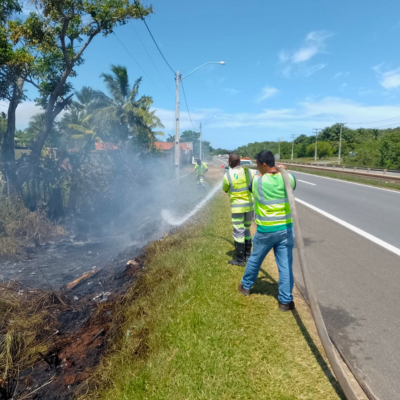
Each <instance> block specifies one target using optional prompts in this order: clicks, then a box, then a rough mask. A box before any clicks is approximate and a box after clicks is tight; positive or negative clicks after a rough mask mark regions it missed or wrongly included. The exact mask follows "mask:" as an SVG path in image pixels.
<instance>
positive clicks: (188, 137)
mask: <svg viewBox="0 0 400 400" xmlns="http://www.w3.org/2000/svg"><path fill="white" fill-rule="evenodd" d="M199 139H200V132H196V131H192V130H187V131H183V132H182V133H181V136H180V139H179V140H180V141H181V142H196V141H198V140H199Z"/></svg>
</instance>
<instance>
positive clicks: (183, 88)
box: [181, 81, 196, 130]
mask: <svg viewBox="0 0 400 400" xmlns="http://www.w3.org/2000/svg"><path fill="white" fill-rule="evenodd" d="M181 85H182V91H183V97H184V99H185V103H186V109H187V112H188V114H189V119H190V122H191V123H192V126H193V129H194V130H196V128H195V126H194V124H193V121H192V116H191V115H190V111H189V106H188V102H187V99H186V93H185V87H184V86H183V81H181Z"/></svg>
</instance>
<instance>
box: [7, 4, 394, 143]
mask: <svg viewBox="0 0 400 400" xmlns="http://www.w3.org/2000/svg"><path fill="white" fill-rule="evenodd" d="M143 3H144V4H145V5H148V4H150V3H148V2H147V0H146V1H144V2H143ZM151 4H152V6H153V8H154V11H155V12H154V14H153V15H151V16H149V17H147V19H146V20H147V23H148V26H149V27H150V30H151V31H152V33H153V35H154V37H155V39H156V41H157V43H158V45H159V47H160V49H161V51H162V52H163V54H164V56H165V58H166V59H167V61H168V63H169V64H170V65H171V66H172V69H173V70H174V71H176V70H179V71H180V72H181V73H182V74H183V75H185V74H187V73H189V72H191V71H192V70H194V69H195V68H197V67H198V66H200V65H202V64H204V63H206V62H210V61H224V62H225V65H219V64H212V65H208V66H205V67H204V68H202V69H200V70H198V71H196V72H195V73H193V74H192V75H190V76H188V77H187V78H186V79H184V80H183V84H184V88H185V93H186V97H187V103H188V106H189V110H190V116H191V118H189V114H188V112H187V108H186V104H185V101H184V97H183V93H182V90H181V103H180V108H181V114H180V117H181V122H180V128H181V131H183V130H186V129H194V128H195V129H198V127H199V124H200V123H202V124H203V138H204V139H205V140H209V141H210V142H211V144H212V146H213V147H216V148H217V147H222V148H227V149H234V148H237V147H238V146H241V145H245V144H247V143H250V142H261V141H276V140H278V139H279V138H283V139H284V140H291V137H292V135H301V134H306V135H311V134H312V130H313V129H314V128H324V127H326V126H329V125H331V124H334V123H336V122H342V123H347V124H348V126H349V127H350V128H358V127H361V126H362V127H365V128H375V127H378V128H379V127H390V126H398V125H400V52H399V37H400V2H399V1H396V0H381V1H379V2H378V1H376V0H352V1H348V0H347V1H344V0H336V1H332V0H329V1H328V0H302V1H293V0H281V1H279V2H277V1H274V2H272V1H265V0H247V1H246V2H243V1H238V0H218V1H215V0H203V1H193V0H169V1H165V0H164V1H162V0H154V1H152V2H151ZM31 7H32V6H30V5H29V4H28V3H27V4H26V5H25V8H24V12H25V13H27V12H28V11H29V10H30V8H31ZM121 43H122V44H121ZM84 59H85V63H84V64H83V65H82V66H79V67H78V68H77V70H76V71H77V73H78V76H77V77H76V78H73V79H72V83H73V85H74V88H75V89H80V88H81V87H82V86H84V85H88V86H92V87H94V88H96V89H100V90H105V87H104V84H103V82H102V80H101V78H100V74H101V73H102V72H108V71H109V69H110V65H111V64H117V65H125V66H126V67H127V68H128V72H129V76H130V80H131V83H132V84H133V83H134V80H135V79H136V78H138V77H140V76H142V77H143V82H142V84H141V87H140V94H141V95H143V94H145V95H150V96H152V97H153V100H154V109H156V110H157V115H158V116H159V117H160V118H161V119H162V121H163V124H164V126H165V129H164V132H165V136H168V135H169V134H172V133H173V132H174V112H175V90H176V89H175V77H174V73H173V71H171V69H170V68H169V67H168V66H167V64H166V63H165V61H164V60H163V59H162V57H161V56H160V54H159V52H158V50H157V48H156V47H155V45H154V43H153V42H152V39H151V37H150V35H149V33H148V32H147V30H146V27H145V26H144V24H143V22H142V21H140V20H135V21H132V22H130V23H128V24H127V25H125V26H121V27H118V28H117V29H116V30H115V35H110V36H108V37H106V38H104V37H96V39H95V40H94V41H93V42H92V44H91V45H90V46H89V47H88V49H87V50H86V52H85V53H84ZM35 96H36V93H35V91H34V90H33V88H28V97H29V101H27V102H26V103H24V104H22V105H20V107H19V110H18V113H17V118H18V128H20V129H23V128H25V127H26V126H27V123H28V122H29V119H30V117H31V116H32V115H34V114H36V113H37V112H38V111H40V110H38V109H37V108H36V107H35V105H34V102H33V100H34V98H35ZM4 104H5V103H4V102H3V103H0V105H3V106H4ZM4 110H5V108H4Z"/></svg>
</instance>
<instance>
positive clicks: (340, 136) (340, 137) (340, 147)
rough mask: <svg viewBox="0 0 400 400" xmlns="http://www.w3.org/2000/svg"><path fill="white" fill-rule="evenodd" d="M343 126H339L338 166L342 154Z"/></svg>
mask: <svg viewBox="0 0 400 400" xmlns="http://www.w3.org/2000/svg"><path fill="white" fill-rule="evenodd" d="M343 128H344V124H340V135H339V152H338V164H339V165H340V156H341V154H342V131H343Z"/></svg>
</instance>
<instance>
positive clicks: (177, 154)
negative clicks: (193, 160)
mask: <svg viewBox="0 0 400 400" xmlns="http://www.w3.org/2000/svg"><path fill="white" fill-rule="evenodd" d="M181 79H182V75H181V74H180V73H179V71H177V72H176V76H175V80H176V104H175V176H176V178H179V167H180V162H181V151H180V150H181V149H180V146H179V85H180V82H181Z"/></svg>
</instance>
